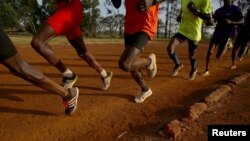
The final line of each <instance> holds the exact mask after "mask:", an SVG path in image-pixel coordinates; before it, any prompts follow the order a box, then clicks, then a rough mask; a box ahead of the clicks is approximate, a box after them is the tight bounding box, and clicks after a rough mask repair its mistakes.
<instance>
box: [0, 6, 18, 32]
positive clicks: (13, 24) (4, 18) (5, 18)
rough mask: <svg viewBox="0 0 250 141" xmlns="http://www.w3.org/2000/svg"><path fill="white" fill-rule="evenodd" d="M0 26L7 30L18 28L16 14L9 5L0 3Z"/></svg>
mask: <svg viewBox="0 0 250 141" xmlns="http://www.w3.org/2000/svg"><path fill="white" fill-rule="evenodd" d="M0 24H1V25H2V26H3V27H4V28H8V29H10V28H11V29H16V28H18V27H19V26H20V25H19V23H18V16H17V13H16V11H15V10H14V8H13V7H12V5H11V3H6V2H3V3H0Z"/></svg>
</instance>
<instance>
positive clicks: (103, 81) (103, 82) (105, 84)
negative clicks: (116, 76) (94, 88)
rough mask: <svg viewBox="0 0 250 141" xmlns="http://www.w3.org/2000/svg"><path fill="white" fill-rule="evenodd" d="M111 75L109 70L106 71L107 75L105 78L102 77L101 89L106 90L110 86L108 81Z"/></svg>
mask: <svg viewBox="0 0 250 141" xmlns="http://www.w3.org/2000/svg"><path fill="white" fill-rule="evenodd" d="M112 76H113V72H111V71H109V72H107V76H106V77H105V78H102V90H104V91H105V90H107V89H108V88H109V86H110V82H111V79H112Z"/></svg>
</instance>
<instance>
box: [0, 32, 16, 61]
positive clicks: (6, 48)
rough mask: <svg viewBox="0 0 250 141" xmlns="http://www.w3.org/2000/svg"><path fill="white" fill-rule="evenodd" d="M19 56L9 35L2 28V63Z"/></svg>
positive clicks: (0, 57)
mask: <svg viewBox="0 0 250 141" xmlns="http://www.w3.org/2000/svg"><path fill="white" fill-rule="evenodd" d="M16 54H17V50H16V48H15V46H14V45H13V43H12V41H11V40H10V39H9V37H8V36H7V34H6V33H5V32H4V31H3V29H2V28H1V27H0V62H1V61H4V60H6V59H8V58H10V57H12V56H14V55H16Z"/></svg>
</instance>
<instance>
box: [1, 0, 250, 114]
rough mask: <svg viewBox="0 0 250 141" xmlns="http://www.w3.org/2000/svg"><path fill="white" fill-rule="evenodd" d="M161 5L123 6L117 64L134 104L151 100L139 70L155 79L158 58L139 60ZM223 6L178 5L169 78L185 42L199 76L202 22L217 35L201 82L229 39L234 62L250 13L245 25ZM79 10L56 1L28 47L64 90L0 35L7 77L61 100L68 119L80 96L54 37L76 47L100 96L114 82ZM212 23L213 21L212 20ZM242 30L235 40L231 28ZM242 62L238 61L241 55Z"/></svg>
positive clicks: (227, 0)
mask: <svg viewBox="0 0 250 141" xmlns="http://www.w3.org/2000/svg"><path fill="white" fill-rule="evenodd" d="M111 1H112V3H113V6H114V7H115V8H119V7H120V6H121V0H111ZM164 1H165V0H152V1H151V2H150V3H148V1H146V0H125V7H126V14H125V25H124V27H125V28H124V43H125V49H124V50H123V52H122V54H121V56H120V58H119V61H118V64H119V68H120V69H121V70H123V71H126V72H129V73H130V74H131V76H132V78H133V79H134V80H135V82H136V83H137V84H138V85H139V87H140V88H141V94H140V95H139V96H136V97H135V99H134V100H135V102H136V103H141V102H143V101H144V100H145V99H146V98H148V97H149V96H151V95H152V94H153V92H152V90H151V89H150V87H149V86H148V85H147V83H146V82H145V81H144V78H143V74H142V69H146V70H147V72H148V76H149V77H150V78H154V77H155V75H156V73H157V63H156V55H155V54H154V53H151V54H149V55H148V56H147V57H141V54H142V53H143V50H144V47H145V46H146V44H147V43H148V41H150V40H153V38H154V35H155V33H156V29H157V24H158V12H159V6H160V3H162V2H164ZM223 1H224V6H223V7H221V8H219V9H218V10H216V12H215V13H214V14H213V16H211V13H212V3H211V0H181V12H180V15H179V16H178V18H177V20H178V21H179V22H180V24H179V30H178V32H177V33H176V34H175V35H174V36H173V37H172V39H171V41H170V42H169V44H168V45H167V53H168V55H169V57H170V58H171V60H172V61H173V62H174V69H173V73H172V75H173V76H176V75H177V74H178V72H179V70H180V69H181V68H182V67H183V64H182V63H181V61H180V60H179V58H178V56H177V53H176V51H175V48H176V47H177V46H178V45H179V44H180V43H182V42H184V41H185V40H187V41H188V53H189V59H190V64H191V70H190V74H189V79H190V80H194V79H195V76H196V73H197V67H196V66H197V59H196V56H195V52H196V50H197V48H198V44H199V41H200V40H201V34H202V32H201V29H202V25H203V22H205V23H206V24H207V25H211V24H213V23H214V20H215V21H216V23H217V24H216V29H215V31H214V34H213V36H212V39H211V41H210V45H209V49H208V53H207V59H206V62H207V63H206V64H207V65H206V68H205V72H204V73H203V75H204V76H206V75H208V74H209V70H208V64H209V62H210V56H211V55H212V53H213V50H214V47H215V46H218V52H217V55H216V57H217V58H219V57H220V56H221V55H223V52H224V51H225V46H226V44H227V43H228V40H229V39H234V38H235V37H236V39H235V43H234V45H233V53H232V60H233V65H235V64H234V61H235V52H236V51H237V49H238V48H243V47H245V46H246V44H247V41H249V34H250V32H249V28H250V27H249V15H250V14H249V11H248V14H247V16H246V18H245V21H244V20H243V15H242V12H241V10H240V8H238V7H237V6H235V5H233V4H232V1H231V0H223ZM82 13H83V5H82V3H81V1H80V0H56V11H55V13H54V14H52V15H51V16H50V17H49V18H48V19H47V20H46V21H45V22H44V24H43V25H42V26H41V28H40V29H39V30H38V31H37V32H36V34H35V35H34V36H33V39H32V41H31V46H32V47H33V49H34V50H36V51H37V53H39V54H40V55H41V56H42V57H44V59H46V60H47V61H48V62H49V63H50V64H51V65H53V66H54V67H56V68H57V69H58V70H59V71H60V72H61V74H62V77H63V79H62V85H59V84H57V83H55V82H54V81H52V80H51V79H49V78H48V77H46V76H44V75H43V73H41V72H40V71H38V70H36V69H34V68H33V67H31V66H30V65H29V64H28V63H27V62H26V61H25V60H24V59H22V57H20V55H19V54H18V52H17V50H16V48H15V46H14V45H13V43H12V41H11V40H10V39H9V37H8V36H7V34H6V33H5V32H4V31H3V30H2V29H1V30H0V62H1V63H2V64H3V65H5V66H6V67H7V68H8V69H9V70H10V71H12V72H14V74H16V75H17V76H18V77H21V78H23V79H25V80H27V81H29V82H31V83H33V84H35V85H37V86H39V87H41V88H44V89H46V90H49V91H51V92H53V93H56V94H58V95H60V96H61V97H62V99H63V102H64V105H65V113H66V114H67V115H71V114H73V113H74V111H75V110H76V108H77V100H78V96H79V90H78V88H77V87H74V84H75V82H76V81H77V78H78V76H77V74H75V73H74V72H72V71H71V70H70V69H69V68H68V67H66V66H65V65H64V64H63V62H62V61H61V60H60V59H58V58H57V57H56V55H55V53H54V51H53V50H52V48H51V47H50V46H49V44H48V42H49V41H50V40H51V39H52V38H54V37H56V36H58V35H65V36H66V38H67V40H68V41H69V43H70V44H71V45H72V47H74V49H75V50H76V52H77V54H78V56H79V57H80V58H81V59H82V60H84V61H86V62H87V63H88V64H89V66H91V67H92V68H93V69H95V70H96V71H97V72H98V73H99V74H100V78H101V80H102V90H107V89H108V88H109V86H110V82H111V79H112V76H113V73H112V72H111V71H106V70H105V69H104V68H102V67H101V65H100V64H99V63H98V62H97V61H96V60H95V58H94V57H93V56H92V55H91V53H89V52H88V51H87V48H86V46H85V43H84V40H83V38H82V32H81V30H80V22H81V20H82V18H83V14H82ZM213 19H214V20H213ZM238 25H240V28H239V29H240V30H239V32H238V33H237V35H236V31H235V26H238ZM240 56H241V55H240Z"/></svg>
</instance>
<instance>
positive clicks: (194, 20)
mask: <svg viewBox="0 0 250 141" xmlns="http://www.w3.org/2000/svg"><path fill="white" fill-rule="evenodd" d="M190 1H193V3H194V5H195V7H196V8H198V9H199V10H200V11H202V12H204V13H207V14H208V13H211V11H212V4H211V0H181V10H182V19H181V23H180V26H179V31H178V32H179V33H181V34H182V35H184V36H185V37H187V38H188V39H190V40H192V41H200V40H201V28H202V23H203V20H202V19H201V18H199V17H198V16H196V15H194V14H193V13H192V12H191V11H190V10H189V9H188V8H187V5H188V3H189V2H190Z"/></svg>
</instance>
